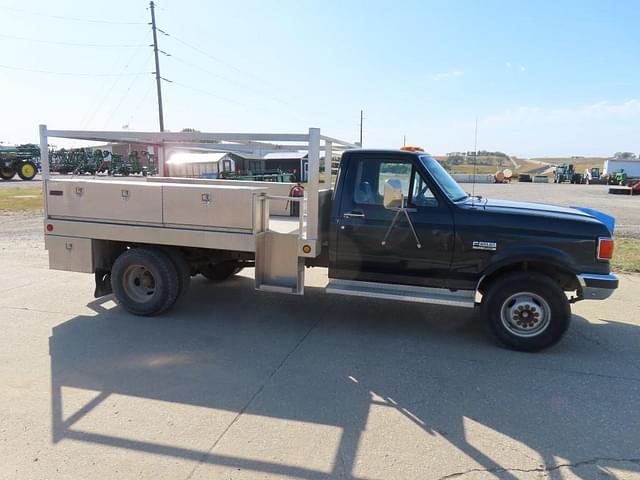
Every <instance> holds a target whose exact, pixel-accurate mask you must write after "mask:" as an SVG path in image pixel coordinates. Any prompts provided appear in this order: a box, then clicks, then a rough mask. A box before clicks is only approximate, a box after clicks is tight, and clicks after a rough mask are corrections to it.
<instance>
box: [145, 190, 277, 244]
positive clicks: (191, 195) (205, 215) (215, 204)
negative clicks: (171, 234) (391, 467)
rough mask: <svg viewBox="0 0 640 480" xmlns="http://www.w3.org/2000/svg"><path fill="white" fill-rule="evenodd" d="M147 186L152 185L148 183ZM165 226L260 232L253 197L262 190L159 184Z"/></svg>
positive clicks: (259, 223)
mask: <svg viewBox="0 0 640 480" xmlns="http://www.w3.org/2000/svg"><path fill="white" fill-rule="evenodd" d="M149 185H154V184H153V183H151V182H150V183H149ZM162 190H163V195H162V207H163V211H164V223H165V225H175V226H193V227H210V228H214V229H217V230H226V229H228V230H247V231H250V232H255V231H257V230H259V229H260V226H261V219H260V218H256V217H257V216H258V214H259V212H260V209H259V208H258V209H255V212H256V215H255V216H254V201H255V196H256V195H259V194H261V193H263V192H265V193H266V189H265V188H262V187H246V186H226V185H225V186H222V185H185V184H182V185H181V184H176V183H165V184H162Z"/></svg>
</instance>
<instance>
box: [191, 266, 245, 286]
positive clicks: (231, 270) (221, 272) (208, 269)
mask: <svg viewBox="0 0 640 480" xmlns="http://www.w3.org/2000/svg"><path fill="white" fill-rule="evenodd" d="M241 270H242V267H241V266H239V265H238V262H235V261H229V262H221V263H216V264H212V263H209V264H207V265H205V266H203V267H200V273H201V274H202V276H204V277H206V278H207V279H208V280H211V281H212V282H222V281H224V280H226V279H227V278H229V277H231V276H232V275H235V274H236V273H238V272H240V271H241Z"/></svg>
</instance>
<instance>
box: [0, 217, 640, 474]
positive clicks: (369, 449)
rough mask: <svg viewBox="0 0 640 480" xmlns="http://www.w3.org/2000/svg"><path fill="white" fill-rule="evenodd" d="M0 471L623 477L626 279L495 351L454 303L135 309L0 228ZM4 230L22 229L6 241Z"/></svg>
mask: <svg viewBox="0 0 640 480" xmlns="http://www.w3.org/2000/svg"><path fill="white" fill-rule="evenodd" d="M0 220H2V221H0V225H1V226H0V293H1V294H2V295H0V319H1V323H0V324H1V329H2V330H1V332H2V334H1V335H0V381H1V382H2V386H3V388H2V389H0V458H1V459H2V461H1V462H0V478H2V479H40V478H50V479H78V478H92V479H102V478H104V479H113V478H119V479H129V478H135V479H188V478H190V479H212V478H215V479H218V478H223V479H229V478H231V479H255V478H260V479H267V478H268V479H276V478H278V479H280V478H302V479H316V478H318V479H320V478H357V479H385V480H386V479H414V478H416V479H418V478H419V479H451V478H467V479H476V478H479V479H485V478H505V479H514V478H518V479H519V478H523V479H537V478H554V479H571V478H583V479H602V478H624V479H627V478H640V447H639V445H640V415H639V414H638V412H639V411H640V356H639V355H638V349H639V346H640V314H639V313H638V312H640V295H639V294H640V276H633V275H623V276H622V282H621V287H620V289H619V291H617V292H616V293H615V294H614V296H613V297H612V298H611V299H610V300H608V301H606V302H583V303H579V304H577V305H575V306H574V308H573V311H574V318H573V324H572V326H571V329H570V331H569V333H568V335H567V336H566V338H565V339H564V340H563V341H562V342H561V343H560V344H558V345H557V346H555V347H554V348H552V349H549V350H547V351H546V352H543V353H539V354H523V353H517V352H511V351H507V350H504V349H502V348H499V347H497V346H496V345H495V344H493V343H492V341H491V340H490V339H489V338H488V337H487V336H485V335H484V333H483V331H482V329H481V328H480V326H479V325H478V323H477V322H476V318H475V317H474V315H473V314H472V313H471V312H467V311H465V310H455V309H444V308H435V307H425V306H419V305H410V304H401V303H387V302H382V301H373V300H367V299H358V298H346V297H336V296H331V297H330V296H326V295H324V293H323V291H322V286H323V284H324V282H326V272H325V271H324V270H323V269H311V270H308V271H307V275H308V278H309V279H310V283H311V285H312V286H311V287H309V288H308V289H307V295H305V296H304V297H292V296H282V295H277V294H267V293H263V292H256V291H254V290H253V280H252V278H251V273H252V272H251V271H247V272H242V274H241V275H240V276H237V277H236V278H234V279H232V280H230V281H228V282H226V283H223V284H221V285H214V284H211V283H208V282H206V281H205V280H203V279H199V278H196V279H194V282H193V283H192V288H191V290H190V292H189V294H188V296H187V298H185V299H183V301H182V302H181V304H179V305H177V306H176V308H174V309H173V310H172V311H170V312H168V313H167V314H166V315H163V316H161V317H158V318H139V317H133V316H131V315H128V314H126V313H125V312H124V311H122V310H121V309H120V308H119V307H118V306H117V305H116V304H115V303H114V302H113V301H112V300H111V299H110V298H107V299H100V300H97V301H94V300H93V298H92V291H93V285H92V281H93V280H92V276H91V275H84V274H76V273H67V272H56V271H49V270H48V269H47V259H46V254H45V252H44V251H43V249H42V244H41V235H40V233H39V232H40V228H41V223H40V219H38V218H37V217H33V218H31V219H24V218H17V217H16V218H11V217H2V219H0ZM20 232H22V233H20Z"/></svg>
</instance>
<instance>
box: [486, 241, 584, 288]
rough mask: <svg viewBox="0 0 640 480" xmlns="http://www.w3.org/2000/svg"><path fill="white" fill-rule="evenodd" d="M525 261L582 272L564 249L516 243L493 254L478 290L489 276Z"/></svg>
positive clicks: (573, 272) (572, 272)
mask: <svg viewBox="0 0 640 480" xmlns="http://www.w3.org/2000/svg"><path fill="white" fill-rule="evenodd" d="M523 262H538V263H546V264H548V265H553V266H554V267H556V268H558V269H561V270H564V271H567V272H570V273H571V274H572V275H574V276H575V275H577V274H578V273H580V272H577V271H576V268H575V266H574V265H575V262H574V260H573V258H572V257H571V256H570V255H568V254H567V253H566V252H564V251H562V250H559V249H556V248H552V247H548V246H544V245H535V244H534V245H531V244H524V245H514V246H512V247H508V248H506V249H505V250H502V251H500V252H498V253H496V255H494V256H493V258H492V259H491V263H490V264H489V265H488V266H487V268H486V269H485V270H484V271H483V272H482V277H481V278H480V280H478V283H477V284H476V291H477V290H478V289H479V288H480V285H482V282H483V281H484V280H485V278H487V277H488V276H490V275H492V274H493V273H495V272H497V271H498V270H500V269H502V268H504V267H507V266H509V265H513V264H516V263H523Z"/></svg>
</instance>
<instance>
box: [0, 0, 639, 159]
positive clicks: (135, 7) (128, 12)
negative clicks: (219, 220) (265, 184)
mask: <svg viewBox="0 0 640 480" xmlns="http://www.w3.org/2000/svg"><path fill="white" fill-rule="evenodd" d="M147 6H148V2H145V1H122V0H112V1H110V2H94V1H92V2H89V1H84V2H81V1H71V0H58V1H56V2H44V1H42V2H41V1H12V0H0V18H1V19H2V22H1V23H2V25H3V28H2V31H1V32H0V105H2V112H3V115H2V116H1V117H0V127H1V128H0V140H1V141H4V142H24V141H35V140H36V139H37V138H36V135H37V125H38V124H39V123H46V124H48V125H49V126H50V128H60V129H112V130H118V129H121V128H122V126H123V125H129V127H130V129H131V130H154V129H157V128H158V127H157V125H158V124H157V113H156V103H155V85H154V81H153V76H152V75H151V73H150V72H152V71H153V70H154V68H153V59H152V52H151V49H150V48H149V47H148V44H149V43H151V33H150V31H149V27H148V26H147V25H146V24H145V23H146V22H148V20H149V12H148V10H147ZM639 13H640V2H636V1H627V2H625V1H615V2H613V1H612V2H601V1H599V2H596V1H537V2H533V1H530V2H525V1H515V0H514V1H510V2H507V1H451V2H435V1H434V2H430V1H395V2H391V1H337V0H325V1H322V2H318V1H311V0H299V1H293V0H290V1H289V0H278V1H275V0H273V1H266V0H262V1H259V0H254V1H249V0H234V1H233V2H232V1H180V2H178V1H174V0H160V1H159V2H158V8H157V19H158V26H159V27H160V28H162V29H163V30H165V31H166V32H167V33H169V34H170V36H164V35H160V38H159V42H160V48H161V49H163V50H165V51H166V52H168V53H170V54H171V55H172V56H171V57H165V56H163V57H162V58H161V72H162V75H163V76H164V77H166V78H168V79H170V80H173V82H174V83H164V84H163V96H164V100H165V124H166V128H167V129H169V130H174V131H175V130H180V129H182V128H184V127H194V128H197V129H200V130H203V131H272V132H299V131H305V130H306V129H307V128H308V127H310V126H318V127H320V128H322V129H323V131H324V132H326V133H327V134H329V135H332V136H336V137H340V138H346V139H352V140H357V136H358V122H359V112H360V109H361V108H362V109H364V110H365V128H364V143H365V146H368V147H397V146H399V145H400V144H401V143H402V137H403V135H406V136H407V141H408V143H411V144H417V145H423V146H424V147H425V148H426V149H427V150H428V151H431V152H433V153H443V152H448V151H455V150H471V149H473V138H474V124H475V118H476V117H478V119H479V131H478V148H480V149H488V150H502V151H506V152H508V153H511V154H517V155H521V156H553V155H566V154H575V155H608V154H611V153H613V152H615V151H620V150H630V151H635V152H638V151H640V145H638V139H639V138H640V135H639V133H640V88H639V85H640V48H639V46H640V42H639V41H638V34H637V31H638V27H637V23H638V19H639V18H640V15H639ZM59 17H65V18H59ZM66 17H72V18H75V19H76V20H72V19H70V18H66ZM83 19H84V20H98V21H100V22H113V23H98V22H88V21H80V20H83ZM129 22H130V23H129ZM15 37H20V38H15ZM36 40H38V41H36ZM40 41H45V42H57V43H45V42H40ZM68 43H81V44H95V45H100V46H86V45H68ZM102 45H111V46H102ZM113 45H118V46H113ZM123 45H127V46H123ZM130 45H135V46H130ZM193 47H195V48H193ZM196 49H197V50H196ZM202 52H204V54H203V53H202ZM5 67H10V68H5ZM16 68H22V69H27V70H39V71H46V72H58V73H71V74H73V75H56V74H50V73H41V72H34V71H23V70H18V69H16ZM143 72H144V74H143ZM79 74H85V75H79ZM86 74H89V75H86ZM105 74H106V75H105Z"/></svg>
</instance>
